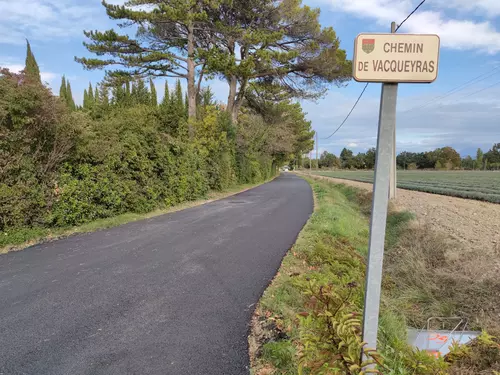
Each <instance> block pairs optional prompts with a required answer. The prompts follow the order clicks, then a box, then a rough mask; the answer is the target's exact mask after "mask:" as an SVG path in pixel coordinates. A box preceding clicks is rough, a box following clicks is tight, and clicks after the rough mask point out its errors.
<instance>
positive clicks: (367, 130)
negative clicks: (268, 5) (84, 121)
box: [0, 0, 500, 156]
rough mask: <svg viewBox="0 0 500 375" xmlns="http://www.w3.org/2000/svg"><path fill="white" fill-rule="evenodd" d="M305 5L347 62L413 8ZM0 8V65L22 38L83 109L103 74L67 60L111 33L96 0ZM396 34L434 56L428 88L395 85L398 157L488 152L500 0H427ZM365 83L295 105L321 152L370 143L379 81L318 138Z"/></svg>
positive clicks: (498, 87)
mask: <svg viewBox="0 0 500 375" xmlns="http://www.w3.org/2000/svg"><path fill="white" fill-rule="evenodd" d="M120 1H122V0H112V1H109V2H111V3H119V2H120ZM303 1H304V4H307V5H309V6H311V7H319V8H320V9H321V16H320V20H321V24H322V25H323V26H332V27H333V28H334V29H335V31H336V32H337V36H338V38H339V39H340V41H341V48H343V49H345V50H346V51H347V54H348V56H349V58H352V55H353V46H354V39H355V37H356V36H357V35H358V34H359V33H361V32H377V33H378V32H388V31H390V24H391V22H392V21H396V22H398V23H399V22H401V21H402V20H403V19H404V18H406V16H407V15H408V14H409V13H410V12H411V11H412V10H413V9H414V8H415V7H416V5H417V4H418V3H419V2H420V0H418V1H417V0H303ZM0 9H1V12H0V66H1V67H7V68H9V69H11V70H16V71H18V70H21V69H22V68H23V66H24V59H25V50H26V46H25V43H26V39H29V41H30V43H31V46H32V49H33V52H34V54H35V57H36V59H37V61H38V64H39V65H40V70H41V72H42V79H43V81H44V82H46V83H47V84H49V85H50V86H51V87H52V89H53V91H54V92H55V93H57V92H58V90H59V85H60V82H61V77H62V75H63V74H64V75H66V77H67V78H68V79H69V81H70V82H71V86H72V90H73V94H74V96H75V101H76V102H77V103H81V102H82V99H83V90H84V88H86V87H87V86H88V83H89V81H92V83H93V84H95V83H96V82H99V81H100V80H101V79H102V77H103V72H102V71H85V70H84V69H83V68H82V66H81V65H80V64H78V63H76V62H75V61H74V57H75V56H78V57H81V56H89V53H88V52H87V51H86V49H85V48H84V47H83V45H82V42H83V41H84V40H85V37H84V35H83V30H105V29H108V28H112V27H116V25H115V24H114V22H113V21H111V20H109V19H108V18H107V16H106V13H105V11H104V8H103V7H102V5H101V2H100V0H85V1H79V0H16V1H12V0H0ZM399 32H400V33H432V34H434V33H435V34H438V35H439V36H440V38H441V51H440V64H439V75H438V79H437V80H436V81H435V82H434V83H431V84H400V85H399V89H398V107H397V108H398V113H397V149H398V152H401V151H403V150H406V151H413V152H419V151H428V150H433V149H435V148H437V147H444V146H452V147H454V148H455V149H457V150H458V151H459V152H460V153H461V154H462V155H463V156H465V155H469V154H470V155H472V156H474V155H475V153H476V149H477V148H478V147H481V148H482V149H483V150H485V151H487V150H488V149H489V148H491V146H492V144H493V143H496V142H500V60H499V57H500V1H499V0H474V1H470V0H427V2H426V3H425V4H424V5H423V6H422V7H421V8H420V9H419V10H418V12H416V13H415V14H414V15H413V16H412V17H411V18H410V19H409V20H408V21H406V22H405V24H404V25H403V26H402V27H401V29H400V30H399ZM476 77H479V79H477V80H475V81H473V82H472V84H468V85H464V84H466V83H467V82H469V81H471V80H473V79H475V78H476ZM170 83H172V82H170ZM206 84H207V85H208V84H209V85H210V86H211V87H212V89H213V90H214V91H215V94H216V97H217V99H219V100H221V101H222V100H224V101H225V100H226V99H227V87H226V83H224V82H222V81H211V82H206ZM156 85H157V86H158V90H157V91H158V92H159V93H161V92H163V89H162V86H163V85H164V81H161V80H157V81H156ZM363 87H364V83H357V82H355V81H351V82H349V83H348V84H347V85H346V86H344V87H336V86H332V87H330V88H329V90H328V93H327V94H326V95H325V97H324V98H322V99H319V100H317V101H316V102H303V103H302V105H303V108H304V110H305V111H306V112H307V117H308V119H309V120H311V122H312V127H313V129H314V130H315V131H317V132H318V135H319V145H320V152H322V151H324V150H327V151H329V152H334V153H336V154H339V152H340V150H341V149H342V148H343V147H348V148H350V149H352V150H353V151H354V152H364V151H366V150H367V149H368V148H370V147H374V146H376V141H377V140H376V136H377V125H378V112H379V104H380V90H381V84H375V83H372V84H370V85H369V86H368V88H367V90H366V92H365V94H364V96H363V97H362V98H361V100H360V102H359V104H358V106H357V107H356V109H355V110H354V112H353V113H352V115H351V117H350V118H349V119H348V120H347V122H346V123H345V125H344V126H343V127H342V128H341V129H340V130H339V131H338V132H337V133H336V134H335V135H334V136H332V137H331V138H329V139H325V138H326V137H328V136H329V135H330V134H331V133H333V131H334V130H335V129H336V128H337V127H338V126H339V125H340V123H341V122H342V120H343V119H344V118H345V116H346V115H347V113H348V112H349V110H350V109H351V107H352V106H353V104H354V102H355V101H356V99H357V98H358V96H359V94H360V92H361V90H362V89H363ZM454 89H456V90H455V91H451V90H454ZM450 91H451V92H450Z"/></svg>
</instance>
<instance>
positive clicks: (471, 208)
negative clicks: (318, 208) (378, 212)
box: [314, 176, 500, 252]
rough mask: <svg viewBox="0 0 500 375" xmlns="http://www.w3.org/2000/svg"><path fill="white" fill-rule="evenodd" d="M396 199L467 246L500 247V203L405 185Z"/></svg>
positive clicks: (488, 249)
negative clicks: (451, 195) (406, 188)
mask: <svg viewBox="0 0 500 375" xmlns="http://www.w3.org/2000/svg"><path fill="white" fill-rule="evenodd" d="M318 177H320V178H321V179H328V180H330V181H334V182H335V183H340V184H345V185H350V186H354V187H358V188H362V189H366V190H372V184H369V183H365V182H358V181H349V180H344V179H338V178H332V177H323V176H314V178H318ZM393 203H394V205H395V206H396V209H398V210H408V211H410V212H413V213H414V214H415V216H416V219H417V221H418V223H419V224H422V225H429V226H430V227H431V228H432V229H434V230H436V231H439V232H445V233H447V234H448V235H450V236H451V237H452V238H455V239H456V240H458V241H460V242H461V243H462V244H463V245H464V247H465V248H466V249H469V250H480V251H482V252H491V251H494V252H498V251H499V250H500V204H495V203H488V202H481V201H477V200H471V199H462V198H455V197H449V196H444V195H437V194H429V193H423V192H419V191H412V190H404V189H397V193H396V200H395V201H394V202H393Z"/></svg>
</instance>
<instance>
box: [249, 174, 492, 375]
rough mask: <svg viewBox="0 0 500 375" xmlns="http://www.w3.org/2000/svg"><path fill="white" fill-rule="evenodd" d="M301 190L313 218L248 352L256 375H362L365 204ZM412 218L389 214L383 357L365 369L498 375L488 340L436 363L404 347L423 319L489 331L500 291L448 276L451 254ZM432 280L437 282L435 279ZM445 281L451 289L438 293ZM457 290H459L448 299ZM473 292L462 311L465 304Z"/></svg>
mask: <svg viewBox="0 0 500 375" xmlns="http://www.w3.org/2000/svg"><path fill="white" fill-rule="evenodd" d="M308 181H309V182H310V183H311V185H312V187H313V191H314V195H315V211H314V213H313V215H312V216H311V218H310V220H309V222H308V223H307V224H306V226H305V227H304V229H303V230H302V232H301V233H300V235H299V237H298V239H297V242H296V243H295V245H294V246H293V248H292V249H291V250H290V252H289V253H288V254H287V255H286V257H285V258H284V260H283V263H282V266H281V268H280V270H279V272H278V274H277V275H276V278H275V279H274V281H273V282H272V284H271V285H270V286H269V288H268V289H267V290H266V292H265V293H264V295H263V297H262V299H261V301H260V303H259V306H258V307H257V309H256V312H255V315H254V318H253V321H252V334H251V335H250V337H249V345H250V356H251V362H252V373H253V374H255V375H270V374H362V370H361V368H362V363H361V360H360V353H361V351H362V350H365V351H366V350H367V349H368V348H366V347H364V345H363V343H362V342H361V337H360V336H361V332H360V331H361V321H360V317H361V314H362V309H363V297H364V296H363V290H364V278H365V267H366V265H365V256H366V254H367V244H368V230H369V229H368V228H369V227H368V224H369V216H368V215H369V213H370V209H371V195H370V194H368V193H366V192H362V191H359V190H357V189H355V188H352V187H348V186H345V185H335V184H333V183H331V182H325V181H319V180H313V179H308ZM412 217H413V216H412V214H411V213H408V212H395V211H394V210H390V214H389V217H388V223H387V238H386V253H387V256H386V269H385V275H386V277H385V279H384V281H383V289H384V296H383V301H382V314H381V319H380V331H379V341H380V342H379V351H380V352H378V353H377V352H367V354H368V357H369V359H370V361H372V362H373V363H376V364H377V368H378V371H380V373H383V374H391V375H395V374H401V375H407V374H408V375H409V374H422V375H435V374H464V375H465V374H469V373H470V374H492V375H493V374H495V372H494V371H498V370H500V346H499V344H498V340H496V339H494V338H491V337H490V336H488V335H486V334H484V335H482V336H481V338H480V340H479V341H478V342H477V343H476V345H475V346H471V347H467V348H464V347H458V346H457V348H456V349H455V350H454V351H453V353H452V354H451V355H449V356H447V357H446V358H440V359H435V358H432V357H430V356H429V355H428V354H427V353H425V352H419V351H415V350H413V349H412V348H410V347H409V346H408V345H407V344H406V327H407V325H408V324H414V326H415V327H418V328H420V327H421V325H420V324H421V323H422V322H423V321H425V319H427V318H428V317H430V316H441V315H445V316H447V315H455V314H459V313H460V314H461V316H464V317H467V318H469V319H470V320H471V322H474V325H475V327H476V328H484V327H486V326H488V325H490V326H489V328H491V329H494V324H495V323H494V322H495V319H494V312H495V311H496V310H495V304H498V299H495V298H494V297H495V293H498V291H499V290H500V289H496V290H492V289H485V288H487V287H488V286H491V287H498V286H499V284H498V282H497V281H496V279H495V278H494V277H493V278H492V277H490V276H492V275H489V276H486V277H485V278H484V280H483V281H481V282H477V280H475V279H474V278H473V277H472V276H473V274H474V271H473V270H472V268H471V269H470V272H469V273H467V274H466V275H465V276H464V278H463V280H462V279H460V277H455V275H454V273H453V272H452V273H450V272H448V271H449V269H450V267H451V268H453V267H456V266H457V264H456V263H449V262H452V259H451V258H449V255H448V253H449V252H448V250H451V249H452V248H453V245H454V244H453V243H451V242H449V241H448V240H447V239H443V238H442V237H440V235H439V234H436V233H432V232H431V231H430V229H429V228H425V227H416V226H414V225H413V224H412V222H413V221H412ZM431 245H432V246H431ZM437 249H441V250H440V251H436V250H437ZM448 261H449V262H448ZM467 264H469V266H470V263H467ZM469 266H467V267H469ZM467 267H463V268H461V270H464V269H466V268H467ZM422 271H423V273H421V272H422ZM434 271H438V274H439V275H443V278H442V279H441V278H439V277H437V278H436V276H435V275H434V273H433V272H434ZM445 276H446V277H445ZM476 279H477V277H476ZM445 280H447V281H449V282H451V280H453V284H444V285H440V283H442V282H443V281H445ZM457 280H459V281H457ZM457 283H458V285H459V286H460V288H459V289H457V290H453V288H454V287H455V286H457ZM467 283H468V284H470V286H467V285H466V284H467ZM488 283H489V284H488ZM450 288H451V289H450ZM464 288H468V289H467V291H466V292H465V294H464ZM478 291H480V293H479V294H478V295H475V296H474V300H471V301H470V303H468V304H467V305H466V306H465V308H464V304H463V302H464V301H463V299H464V297H465V298H469V297H471V296H472V295H473V294H474V292H478ZM495 301H496V302H495ZM487 311H489V313H485V312H487ZM490 313H491V315H489V314H490ZM496 313H498V311H497V312H496ZM474 358H476V360H475V359H474ZM477 358H486V360H481V361H480V360H477Z"/></svg>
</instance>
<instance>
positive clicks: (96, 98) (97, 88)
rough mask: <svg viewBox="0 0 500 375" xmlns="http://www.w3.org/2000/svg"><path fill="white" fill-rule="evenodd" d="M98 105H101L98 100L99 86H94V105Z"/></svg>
mask: <svg viewBox="0 0 500 375" xmlns="http://www.w3.org/2000/svg"><path fill="white" fill-rule="evenodd" d="M100 103H101V100H100V98H99V85H95V92H94V105H99V104H100Z"/></svg>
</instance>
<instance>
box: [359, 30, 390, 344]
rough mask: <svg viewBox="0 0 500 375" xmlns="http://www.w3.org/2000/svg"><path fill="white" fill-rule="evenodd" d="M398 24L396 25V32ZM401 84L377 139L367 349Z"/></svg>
mask: <svg viewBox="0 0 500 375" xmlns="http://www.w3.org/2000/svg"><path fill="white" fill-rule="evenodd" d="M395 26H396V23H395V22H393V23H392V27H391V29H392V30H395ZM397 97H398V84H397V83H383V84H382V94H381V100H380V114H379V124H378V137H377V158H376V163H375V181H374V185H373V203H372V216H371V221H370V239H369V242H368V261H367V264H368V267H367V272H366V285H365V291H366V292H365V304H364V306H365V308H364V311H363V341H365V342H366V343H367V348H370V349H375V348H376V347H377V333H378V317H379V313H380V295H381V290H382V265H383V259H384V245H385V226H386V222H387V207H388V204H389V181H388V177H389V180H390V177H391V174H390V172H391V166H392V158H393V155H394V154H393V146H394V131H395V128H396V102H397Z"/></svg>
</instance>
